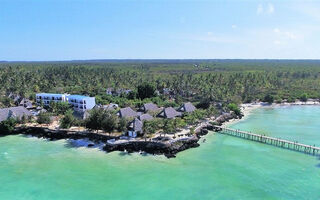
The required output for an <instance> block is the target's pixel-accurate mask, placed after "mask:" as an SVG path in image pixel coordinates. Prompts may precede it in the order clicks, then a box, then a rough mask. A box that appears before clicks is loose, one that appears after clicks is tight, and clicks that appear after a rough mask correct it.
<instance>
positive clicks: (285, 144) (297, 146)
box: [214, 126, 320, 156]
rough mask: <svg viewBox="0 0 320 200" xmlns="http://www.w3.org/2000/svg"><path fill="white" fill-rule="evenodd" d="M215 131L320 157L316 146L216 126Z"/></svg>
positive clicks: (319, 150) (318, 148)
mask: <svg viewBox="0 0 320 200" xmlns="http://www.w3.org/2000/svg"><path fill="white" fill-rule="evenodd" d="M214 130H215V131H216V132H218V133H221V134H226V135H231V136H235V137H240V138H243V139H247V140H252V141H256V142H260V143H264V144H269V145H272V146H276V147H280V148H285V149H290V150H293V151H299V152H302V153H306V154H310V155H315V156H316V155H320V147H316V146H315V145H313V146H312V145H306V144H302V143H298V142H293V141H289V140H283V139H280V138H274V137H270V136H266V135H259V134H255V133H251V132H246V131H240V130H236V129H231V128H227V127H222V126H214Z"/></svg>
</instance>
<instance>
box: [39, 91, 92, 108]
mask: <svg viewBox="0 0 320 200" xmlns="http://www.w3.org/2000/svg"><path fill="white" fill-rule="evenodd" d="M36 100H37V104H38V105H40V104H41V101H42V102H43V105H45V106H50V103H51V102H68V103H69V104H71V106H72V107H73V109H74V110H76V111H85V110H90V109H92V108H93V107H94V106H95V105H96V101H95V98H94V97H88V96H82V95H69V94H51V93H40V94H36Z"/></svg>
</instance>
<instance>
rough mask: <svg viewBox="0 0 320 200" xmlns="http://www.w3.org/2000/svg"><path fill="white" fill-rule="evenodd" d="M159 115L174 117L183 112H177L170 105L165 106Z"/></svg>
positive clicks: (167, 117) (168, 117)
mask: <svg viewBox="0 0 320 200" xmlns="http://www.w3.org/2000/svg"><path fill="white" fill-rule="evenodd" d="M157 116H158V117H162V118H166V119H172V118H175V117H178V116H181V113H180V112H177V111H176V110H175V109H174V108H172V107H168V108H164V109H163V110H162V111H161V112H160V113H159V114H158V115H157Z"/></svg>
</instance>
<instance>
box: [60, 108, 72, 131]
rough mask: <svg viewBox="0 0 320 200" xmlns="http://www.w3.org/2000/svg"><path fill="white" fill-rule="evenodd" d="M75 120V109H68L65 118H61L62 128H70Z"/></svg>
mask: <svg viewBox="0 0 320 200" xmlns="http://www.w3.org/2000/svg"><path fill="white" fill-rule="evenodd" d="M74 121H75V119H74V116H73V111H72V110H68V111H66V113H65V115H64V116H63V118H62V119H61V120H60V127H61V128H70V127H71V126H72V125H73V123H74Z"/></svg>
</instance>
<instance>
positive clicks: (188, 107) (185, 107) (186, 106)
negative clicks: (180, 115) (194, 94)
mask: <svg viewBox="0 0 320 200" xmlns="http://www.w3.org/2000/svg"><path fill="white" fill-rule="evenodd" d="M195 110H196V107H194V105H192V103H190V102H188V103H184V104H182V105H181V106H180V107H179V108H178V112H193V111H195Z"/></svg>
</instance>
